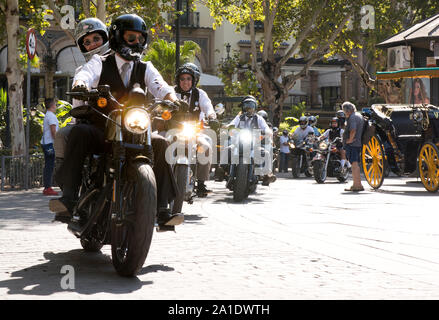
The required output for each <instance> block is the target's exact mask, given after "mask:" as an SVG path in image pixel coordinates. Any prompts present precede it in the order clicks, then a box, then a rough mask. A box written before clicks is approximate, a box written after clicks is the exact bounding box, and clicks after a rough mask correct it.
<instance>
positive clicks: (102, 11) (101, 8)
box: [96, 0, 107, 23]
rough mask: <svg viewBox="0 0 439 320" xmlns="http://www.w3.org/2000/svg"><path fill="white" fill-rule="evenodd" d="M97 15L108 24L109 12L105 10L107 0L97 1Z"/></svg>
mask: <svg viewBox="0 0 439 320" xmlns="http://www.w3.org/2000/svg"><path fill="white" fill-rule="evenodd" d="M97 7H98V8H97V13H96V17H97V18H98V19H99V20H101V21H102V22H103V23H105V22H106V19H107V17H106V16H107V13H106V12H107V11H106V10H105V0H97Z"/></svg>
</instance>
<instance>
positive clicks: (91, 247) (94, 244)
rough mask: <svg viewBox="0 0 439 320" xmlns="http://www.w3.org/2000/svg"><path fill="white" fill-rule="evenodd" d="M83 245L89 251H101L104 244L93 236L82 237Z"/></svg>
mask: <svg viewBox="0 0 439 320" xmlns="http://www.w3.org/2000/svg"><path fill="white" fill-rule="evenodd" d="M81 246H82V248H83V249H84V250H85V251H87V252H99V251H101V249H102V247H103V246H104V245H103V244H102V243H100V242H99V241H97V240H95V239H93V238H84V239H81Z"/></svg>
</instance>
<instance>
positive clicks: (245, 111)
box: [227, 95, 276, 186]
mask: <svg viewBox="0 0 439 320" xmlns="http://www.w3.org/2000/svg"><path fill="white" fill-rule="evenodd" d="M257 105H258V101H257V100H256V98H255V97H254V96H252V95H248V96H246V97H244V99H243V100H242V101H241V112H240V113H239V114H238V115H237V116H236V117H235V118H234V119H233V120H232V121H231V122H230V123H229V124H228V125H227V127H229V128H231V127H235V128H238V129H244V128H248V129H259V130H261V131H262V132H264V134H265V136H266V138H268V139H272V136H273V131H272V130H271V129H270V127H269V126H268V124H267V122H266V121H265V119H264V118H263V117H261V116H260V115H259V114H257V113H256V108H257ZM265 152H268V151H267V150H265ZM268 165H269V170H270V172H269V173H268V174H266V175H264V177H263V181H262V185H263V186H268V185H269V184H270V183H272V182H275V181H276V176H275V175H274V174H273V173H272V168H271V161H270V162H269V164H268Z"/></svg>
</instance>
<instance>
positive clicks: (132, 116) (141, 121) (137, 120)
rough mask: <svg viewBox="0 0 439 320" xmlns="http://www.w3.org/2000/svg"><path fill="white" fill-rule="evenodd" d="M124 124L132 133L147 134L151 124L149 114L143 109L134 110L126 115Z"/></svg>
mask: <svg viewBox="0 0 439 320" xmlns="http://www.w3.org/2000/svg"><path fill="white" fill-rule="evenodd" d="M123 124H124V127H125V128H126V129H127V130H128V131H129V132H131V133H134V134H142V133H145V132H146V130H147V129H148V127H149V124H150V120H149V115H148V112H146V110H144V109H141V108H132V109H130V110H128V111H127V112H126V113H125V117H124V122H123Z"/></svg>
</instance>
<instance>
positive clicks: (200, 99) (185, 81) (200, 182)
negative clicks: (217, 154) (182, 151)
mask: <svg viewBox="0 0 439 320" xmlns="http://www.w3.org/2000/svg"><path fill="white" fill-rule="evenodd" d="M199 80H200V70H199V69H198V67H197V66H196V65H195V64H193V63H185V64H183V65H182V66H180V67H179V68H178V69H177V71H176V72H175V84H176V86H175V92H176V95H177V98H179V99H180V100H184V101H186V102H187V103H188V104H189V112H190V113H191V114H192V116H193V118H194V120H196V121H203V118H204V117H207V119H208V120H209V125H211V126H212V129H215V128H216V125H217V123H218V121H217V120H216V113H215V110H214V108H213V105H212V102H211V101H210V99H209V96H208V95H207V93H206V91H204V90H203V89H200V88H197V84H198V82H199ZM197 145H198V148H197V149H198V150H199V152H201V151H202V152H203V153H205V155H206V157H207V160H208V161H207V163H205V164H201V163H198V164H197V187H196V192H197V195H198V196H199V197H205V196H206V195H207V194H208V193H210V192H212V190H208V189H207V188H206V184H205V183H204V182H205V181H206V180H209V173H210V167H211V165H212V152H213V149H212V139H211V138H210V137H209V136H208V135H206V134H203V133H200V134H198V136H197Z"/></svg>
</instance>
